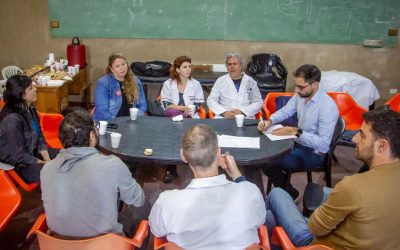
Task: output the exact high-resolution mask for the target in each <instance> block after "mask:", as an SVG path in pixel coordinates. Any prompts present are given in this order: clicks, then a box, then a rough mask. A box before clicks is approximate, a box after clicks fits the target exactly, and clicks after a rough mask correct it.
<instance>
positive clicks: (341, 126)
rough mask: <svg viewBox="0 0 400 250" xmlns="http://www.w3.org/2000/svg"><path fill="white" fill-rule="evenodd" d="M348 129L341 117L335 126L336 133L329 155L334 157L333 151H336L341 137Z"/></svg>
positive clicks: (334, 132) (333, 136) (334, 133)
mask: <svg viewBox="0 0 400 250" xmlns="http://www.w3.org/2000/svg"><path fill="white" fill-rule="evenodd" d="M345 127H346V123H345V121H344V119H343V118H341V117H339V118H338V121H337V123H336V126H335V131H333V135H332V140H331V144H330V145H329V151H328V154H330V155H333V151H335V148H336V145H337V144H338V142H339V140H340V137H341V136H342V134H343V132H344V129H345Z"/></svg>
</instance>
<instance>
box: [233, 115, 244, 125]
mask: <svg viewBox="0 0 400 250" xmlns="http://www.w3.org/2000/svg"><path fill="white" fill-rule="evenodd" d="M235 120H236V126H237V127H238V128H241V127H243V121H244V115H235Z"/></svg>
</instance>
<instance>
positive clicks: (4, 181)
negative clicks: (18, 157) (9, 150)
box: [0, 170, 21, 232]
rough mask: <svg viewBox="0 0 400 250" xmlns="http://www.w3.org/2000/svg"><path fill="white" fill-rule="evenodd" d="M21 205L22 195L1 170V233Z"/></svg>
mask: <svg viewBox="0 0 400 250" xmlns="http://www.w3.org/2000/svg"><path fill="white" fill-rule="evenodd" d="M20 205H21V194H20V193H19V191H18V189H17V187H15V185H14V184H13V182H12V181H11V180H10V178H9V177H8V175H7V174H6V173H5V171H4V170H0V208H1V209H0V232H1V231H2V230H3V229H4V227H5V226H6V225H7V223H8V222H9V221H10V220H11V218H12V217H13V215H14V214H15V213H16V212H17V210H18V208H19V207H20Z"/></svg>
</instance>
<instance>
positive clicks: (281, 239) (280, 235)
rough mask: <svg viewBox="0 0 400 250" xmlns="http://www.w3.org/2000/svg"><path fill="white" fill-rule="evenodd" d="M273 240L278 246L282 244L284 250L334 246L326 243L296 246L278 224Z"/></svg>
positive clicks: (323, 248)
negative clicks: (325, 244)
mask: <svg viewBox="0 0 400 250" xmlns="http://www.w3.org/2000/svg"><path fill="white" fill-rule="evenodd" d="M271 241H272V242H273V243H274V244H275V245H278V246H281V247H282V249H283V250H333V248H330V247H327V246H324V245H310V246H305V247H295V246H294V245H293V243H292V242H291V241H290V239H289V237H288V236H287V234H286V232H285V230H284V229H283V227H281V226H278V227H275V228H274V232H273V233H272V237H271Z"/></svg>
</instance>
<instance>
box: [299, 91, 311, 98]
mask: <svg viewBox="0 0 400 250" xmlns="http://www.w3.org/2000/svg"><path fill="white" fill-rule="evenodd" d="M297 94H298V95H299V96H300V97H301V98H308V97H310V96H311V95H312V92H311V93H309V94H302V93H297Z"/></svg>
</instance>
